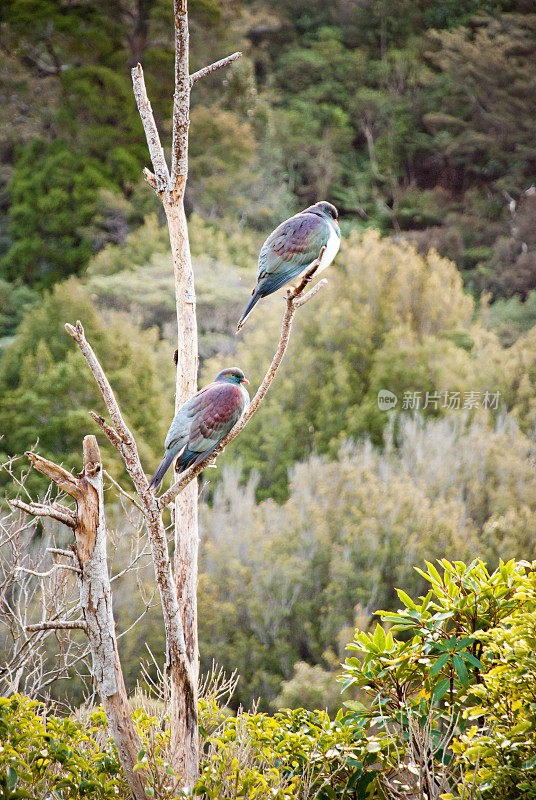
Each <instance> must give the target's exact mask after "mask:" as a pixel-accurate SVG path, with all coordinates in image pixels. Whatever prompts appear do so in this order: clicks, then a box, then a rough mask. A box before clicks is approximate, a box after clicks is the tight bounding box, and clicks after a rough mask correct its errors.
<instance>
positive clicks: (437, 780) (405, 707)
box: [341, 559, 534, 798]
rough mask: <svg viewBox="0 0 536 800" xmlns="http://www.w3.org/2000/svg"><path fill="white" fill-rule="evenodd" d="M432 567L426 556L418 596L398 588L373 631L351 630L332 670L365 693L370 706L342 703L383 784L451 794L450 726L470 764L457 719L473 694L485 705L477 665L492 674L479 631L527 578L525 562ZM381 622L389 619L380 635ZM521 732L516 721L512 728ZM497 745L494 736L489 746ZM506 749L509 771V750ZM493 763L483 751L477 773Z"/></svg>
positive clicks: (513, 601)
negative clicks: (365, 733) (364, 728)
mask: <svg viewBox="0 0 536 800" xmlns="http://www.w3.org/2000/svg"><path fill="white" fill-rule="evenodd" d="M439 566H440V568H441V569H442V573H440V572H439V571H438V569H436V567H435V566H434V565H433V564H432V563H430V562H427V563H426V567H427V569H426V570H418V572H419V574H421V575H422V577H423V578H425V580H426V581H427V582H428V583H429V584H430V590H429V591H428V593H427V594H426V595H424V596H421V597H420V598H419V600H413V599H412V598H411V597H409V596H408V595H407V594H406V593H405V592H403V591H402V590H400V589H399V590H398V596H399V599H400V602H401V604H402V608H399V609H398V611H397V612H396V613H393V612H385V611H380V612H378V614H379V616H380V621H381V623H382V624H378V625H377V626H376V630H375V632H374V633H360V632H359V631H356V634H355V637H354V641H353V642H351V643H350V644H349V645H348V649H350V650H353V651H355V652H356V653H357V654H358V655H356V656H352V657H350V658H348V659H347V660H346V662H345V665H344V671H343V674H342V676H341V680H342V682H343V688H350V687H354V688H355V687H359V688H360V689H361V690H362V691H363V692H365V693H366V695H367V696H368V697H369V699H370V708H369V709H365V708H364V706H362V705H360V704H356V703H353V702H351V701H350V702H348V703H347V704H346V705H347V706H348V707H349V709H350V711H351V712H353V715H354V716H355V718H356V720H357V721H361V722H362V721H366V723H367V725H370V726H374V727H373V736H374V738H373V739H372V740H370V741H369V744H368V745H367V747H368V748H369V749H372V750H374V751H375V752H376V753H377V758H378V761H379V764H380V767H381V770H382V772H383V778H382V779H381V780H382V781H383V785H384V786H390V787H395V786H396V787H397V788H398V789H399V790H403V791H404V794H403V795H401V796H404V797H406V796H407V797H409V796H411V791H412V788H413V789H414V788H417V787H418V786H420V787H424V788H425V791H426V793H427V795H428V796H434V797H438V796H442V797H450V798H452V797H453V795H452V794H448V795H447V794H441V790H442V791H443V792H446V790H447V788H448V787H449V786H450V785H451V782H452V780H454V781H460V782H461V781H462V780H463V781H465V782H467V779H468V778H470V776H467V775H464V773H463V771H462V769H461V764H460V763H459V762H454V761H453V754H452V750H451V742H452V737H453V735H454V734H455V733H457V734H461V735H462V741H465V742H466V744H467V742H469V744H467V760H468V762H469V763H471V764H474V763H475V762H474V758H475V756H476V755H477V749H472V750H471V744H470V742H471V739H472V736H469V739H463V735H464V732H465V730H466V728H467V725H466V723H465V720H464V716H466V715H467V714H468V713H469V714H478V713H479V711H478V708H475V699H476V698H477V697H486V702H488V701H489V702H490V703H493V696H492V695H489V694H488V691H487V683H486V682H484V684H483V673H484V671H485V670H486V668H487V669H488V671H489V668H490V667H493V669H492V670H491V674H492V675H494V676H496V677H497V672H496V667H495V664H496V661H495V662H494V660H493V659H492V658H490V653H489V650H488V651H486V652H484V641H485V640H486V632H487V631H492V630H493V629H497V628H501V629H502V630H504V628H505V627H506V628H509V627H510V624H509V622H507V620H511V619H512V615H513V614H514V613H516V612H518V611H519V608H520V604H522V603H524V602H525V600H526V597H525V596H524V594H523V589H524V587H525V586H526V585H527V581H531V582H532V583H533V582H534V572H530V573H529V575H528V576H527V567H530V565H529V564H527V562H515V561H509V562H508V563H504V562H502V561H501V562H500V564H499V567H498V568H497V569H496V570H495V571H493V572H489V571H488V570H487V569H486V566H485V565H484V563H483V562H482V561H480V560H475V561H473V562H472V563H471V564H469V565H466V564H464V563H463V562H461V561H455V562H453V563H451V562H449V561H447V560H446V559H442V560H441V561H440V562H439ZM385 626H390V630H388V632H387V633H386V632H385ZM518 632H519V630H518ZM396 634H399V637H397V636H396ZM513 638H515V634H514V635H513ZM511 641H513V639H512V640H511ZM490 662H491V663H490ZM499 672H501V673H502V672H503V671H501V670H499ZM484 681H485V679H484ZM512 683H515V681H512ZM483 685H484V686H485V687H486V689H484V688H483ZM496 686H497V684H496ZM495 710H496V711H497V710H498V707H496V709H495ZM463 712H465V714H464V713H463ZM499 715H500V716H501V717H502V713H501V712H499ZM503 724H504V721H503ZM488 730H490V729H489V728H488ZM492 730H493V729H491V730H490V733H491V736H492V738H493V733H492V732H491V731H492ZM526 731H527V728H526V726H525V728H524V730H523V725H521V726H520V728H519V729H518V732H520V733H521V732H522V733H526ZM514 732H515V731H514ZM486 744H487V742H482V748H483V749H482V751H481V752H482V753H483V754H484V756H485V757H487V756H489V755H490V753H489V749H488V750H487V749H486ZM500 744H501V737H500V735H499V736H498V738H497V740H496V741H494V743H493V746H494V748H495V752H497V751H498V750H499V748H500ZM503 744H504V745H505V746H506V747H509V746H510V745H511V742H510V741H508V742H506V737H504V736H503ZM457 746H458V745H456V746H455V747H457ZM513 750H514V755H513V764H514V769H515V764H516V763H518V760H517V752H516V750H517V748H516V747H515V746H514V748H513ZM506 758H508V755H506ZM432 762H433V763H432ZM408 764H409V766H408V767H407V768H406V765H408ZM492 764H493V759H492V758H491V759H490V761H489V763H488V765H487V767H488V768H487V769H483V772H482V776H486V777H488V778H489V775H490V769H489V767H490V766H491V765H492ZM409 767H411V769H410V768H409ZM477 771H478V770H477ZM406 792H407V794H406ZM431 792H434V794H432V795H431V794H430V793H431ZM461 796H464V797H466V796H467V794H463V795H461ZM489 796H490V797H497V794H493V793H492V794H491V795H489ZM513 796H516V797H519V796H521V795H518V794H516V795H513ZM523 796H524V795H523Z"/></svg>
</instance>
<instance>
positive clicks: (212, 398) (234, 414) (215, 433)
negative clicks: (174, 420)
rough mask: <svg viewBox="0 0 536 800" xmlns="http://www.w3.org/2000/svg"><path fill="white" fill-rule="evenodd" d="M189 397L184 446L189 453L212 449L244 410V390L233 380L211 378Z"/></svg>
mask: <svg viewBox="0 0 536 800" xmlns="http://www.w3.org/2000/svg"><path fill="white" fill-rule="evenodd" d="M192 400H193V401H194V402H191V406H190V410H189V411H190V417H191V420H192V422H191V426H190V435H189V437H188V443H187V445H186V447H187V448H188V450H190V451H191V452H192V453H204V452H206V451H208V450H212V448H213V447H215V446H216V445H217V444H218V443H219V442H220V441H221V440H222V439H223V437H224V436H226V435H227V434H228V433H229V431H230V430H231V428H232V427H233V426H234V425H236V423H237V422H238V420H239V419H240V416H241V414H242V412H243V410H244V405H245V401H244V394H243V392H242V390H241V389H240V387H239V386H237V385H236V384H233V383H218V382H214V383H211V384H209V385H208V386H206V387H205V389H203V390H202V391H201V392H199V393H198V394H197V395H196V396H195V398H192Z"/></svg>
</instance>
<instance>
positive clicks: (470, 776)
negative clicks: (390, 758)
mask: <svg viewBox="0 0 536 800" xmlns="http://www.w3.org/2000/svg"><path fill="white" fill-rule="evenodd" d="M515 599H516V600H517V601H518V602H519V603H520V604H521V608H520V609H518V610H516V611H515V612H514V613H513V614H511V615H510V616H508V617H506V619H504V620H503V622H502V624H501V625H500V626H498V627H496V628H493V629H492V630H490V631H489V632H488V633H487V634H485V635H484V634H483V635H481V636H480V637H479V638H480V639H481V641H483V642H484V643H485V644H484V653H483V656H482V660H483V661H484V663H486V664H487V665H489V666H488V669H487V671H486V672H485V673H484V674H482V676H481V677H482V683H480V684H479V685H478V686H475V687H474V688H473V691H472V694H473V695H474V697H475V705H473V706H471V707H470V708H468V709H467V710H466V711H465V714H464V715H465V718H466V720H467V725H468V726H469V727H467V729H466V730H465V732H464V733H463V734H462V735H460V736H459V738H458V739H457V740H456V741H455V742H454V743H453V745H452V749H453V751H454V753H456V755H457V756H458V757H459V758H460V759H461V761H462V764H463V767H464V770H465V773H466V774H465V781H464V785H462V786H460V787H459V794H460V796H463V790H464V788H465V786H466V785H467V784H469V785H471V784H474V785H475V786H476V787H478V791H479V795H480V797H481V798H482V800H494V799H495V798H498V797H500V798H501V800H521V798H523V800H533V799H534V798H536V658H535V655H534V654H535V652H536V616H535V611H536V574H535V573H534V572H532V573H530V574H529V575H528V576H527V577H526V578H525V579H524V580H523V581H522V582H521V584H520V586H519V587H518V589H517V592H516V595H515ZM450 796H451V797H453V795H450Z"/></svg>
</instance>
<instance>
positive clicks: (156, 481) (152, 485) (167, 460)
mask: <svg viewBox="0 0 536 800" xmlns="http://www.w3.org/2000/svg"><path fill="white" fill-rule="evenodd" d="M176 455H177V451H176V450H167V451H166V455H165V456H164V458H163V459H162V461H161V462H160V464H159V465H158V469H157V470H156V472H155V474H154V475H153V477H152V478H151V480H150V481H149V489H158V487H159V486H160V484H161V483H162V478H163V477H164V475H165V474H166V472H167V471H168V469H169V467H170V465H171V462H172V461H173V459H174V458H175V456H176Z"/></svg>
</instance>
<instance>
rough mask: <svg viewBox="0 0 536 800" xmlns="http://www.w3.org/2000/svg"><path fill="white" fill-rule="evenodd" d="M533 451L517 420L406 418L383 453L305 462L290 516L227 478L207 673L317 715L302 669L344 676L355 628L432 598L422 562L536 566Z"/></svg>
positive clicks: (349, 449) (205, 583) (213, 505)
mask: <svg viewBox="0 0 536 800" xmlns="http://www.w3.org/2000/svg"><path fill="white" fill-rule="evenodd" d="M234 447H237V443H235V444H234ZM531 450H532V444H531V441H530V439H529V438H527V437H525V436H524V435H523V434H521V433H520V431H519V429H518V428H517V426H516V425H515V424H514V423H513V420H511V419H508V418H506V419H505V418H499V419H498V420H497V421H496V423H495V424H493V425H492V424H491V422H490V420H489V419H486V418H485V417H484V416H482V415H479V416H478V417H476V418H475V419H473V420H470V419H469V418H468V417H467V416H463V415H462V414H461V413H460V412H458V413H457V414H456V415H454V414H453V415H450V416H448V417H444V418H443V419H428V420H423V419H422V418H419V417H417V418H416V419H411V418H406V419H403V420H401V421H400V426H399V429H398V432H397V433H396V434H395V431H394V430H393V429H392V428H390V429H389V430H388V431H387V432H386V439H385V447H384V449H383V450H382V451H380V450H378V449H376V448H373V447H372V446H371V444H370V442H368V441H365V442H362V443H360V444H358V445H348V444H347V445H346V446H345V447H342V448H341V449H340V452H339V454H338V458H337V459H336V460H335V461H332V462H328V461H327V459H325V458H320V457H318V456H313V457H310V458H309V459H307V460H306V461H304V462H303V463H301V464H296V465H294V467H293V469H292V470H291V473H290V487H289V494H290V496H289V499H288V500H287V501H286V502H284V503H283V504H281V505H278V504H276V503H275V502H273V501H272V500H265V501H262V502H261V503H256V501H255V479H254V478H250V479H249V480H248V481H247V482H246V483H245V485H241V480H243V478H242V475H241V471H240V468H239V467H237V466H236V465H235V466H234V467H233V468H231V467H229V466H228V467H226V468H225V470H224V474H223V476H222V481H221V482H220V483H219V484H218V485H217V486H216V488H215V489H214V490H213V495H212V498H211V502H210V503H208V502H204V503H201V506H200V531H201V541H202V547H201V553H200V563H199V572H200V576H199V635H200V649H201V653H202V660H203V661H202V663H203V667H204V669H209V668H210V664H211V661H212V659H215V658H217V659H218V662H219V663H221V664H222V666H224V668H225V669H226V670H228V671H231V670H232V669H237V670H238V672H239V673H240V675H241V681H240V683H239V685H238V688H237V693H236V698H235V702H237V703H238V702H242V703H243V704H244V705H246V707H248V706H249V705H250V704H251V703H252V702H253V701H254V700H255V699H256V698H257V697H259V696H260V697H261V698H262V701H261V702H262V704H263V705H262V708H263V709H265V708H267V707H268V702H271V703H272V705H273V704H274V703H276V704H279V703H281V704H284V705H287V704H288V705H295V704H300V705H307V704H308V702H309V701H310V693H311V692H312V691H315V690H316V689H318V688H320V687H317V686H316V684H315V683H314V682H313V681H310V682H309V684H308V685H305V680H304V681H300V680H299V679H298V676H296V675H295V673H294V669H295V666H294V665H295V664H296V662H303V661H307V662H308V663H309V665H313V666H314V665H320V666H321V667H322V668H323V669H324V670H325V669H326V668H332V664H333V661H334V660H335V661H336V660H337V656H338V657H339V658H340V656H341V655H342V654H343V651H344V646H345V644H346V642H347V640H348V638H349V635H350V633H349V632H350V631H351V629H352V628H353V627H354V626H355V624H356V618H357V619H359V620H360V624H361V625H362V626H363V629H365V628H366V626H367V625H368V624H369V623H370V620H371V618H372V615H373V613H374V610H375V609H376V608H377V607H378V606H381V607H382V608H385V609H395V608H396V607H397V603H398V597H397V594H396V589H395V587H401V586H403V587H404V589H405V590H406V592H407V593H409V594H411V595H416V594H418V593H419V592H422V591H424V590H425V587H426V582H425V579H424V578H423V577H422V576H421V575H419V574H418V573H417V572H415V570H414V569H413V567H412V565H413V564H415V563H422V562H423V561H424V560H428V561H432V560H433V559H435V558H436V557H437V554H438V553H441V554H442V555H443V556H444V557H445V558H448V559H449V560H451V561H452V560H458V559H464V560H467V561H470V560H471V559H473V558H474V557H475V556H477V555H478V556H481V557H482V558H484V559H486V560H487V561H488V563H490V564H496V563H497V562H498V560H499V558H500V557H502V558H523V557H527V558H529V559H532V558H536V551H535V549H534V540H533V531H534V517H535V514H536V475H535V473H534V468H533V466H532V464H531V461H530V454H531ZM239 453H240V451H239V450H238V454H239ZM148 632H149V633H150V631H149V626H148ZM313 676H314V673H313V672H312V673H311V674H310V676H309V677H313ZM287 682H288V683H287ZM320 686H321V687H324V686H325V684H324V682H323V680H322V682H321V684H320ZM315 687H316V689H315ZM282 691H283V692H288V693H289V694H284V696H283V697H280V698H279V699H278V700H275V698H276V697H277V696H278V695H280V694H281V692H282ZM321 691H322V696H323V698H324V699H322V700H321V701H320V700H319V702H318V705H319V706H320V707H323V706H324V705H325V704H330V703H331V699H332V698H331V696H330V694H329V691H328V689H327V687H326V690H325V693H324V688H322V689H321ZM308 698H309V700H308ZM317 698H318V695H317Z"/></svg>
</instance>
